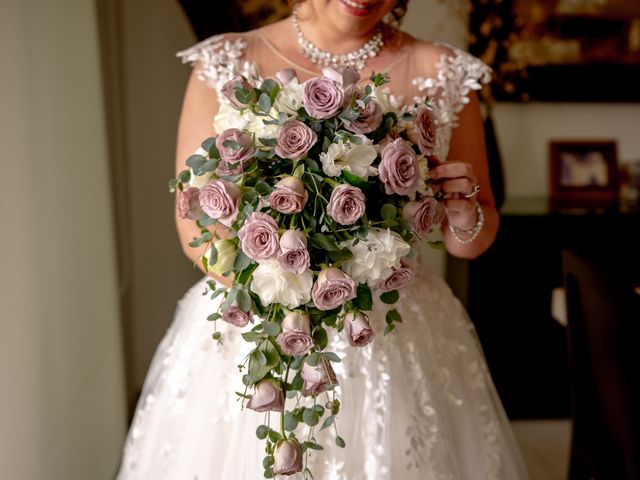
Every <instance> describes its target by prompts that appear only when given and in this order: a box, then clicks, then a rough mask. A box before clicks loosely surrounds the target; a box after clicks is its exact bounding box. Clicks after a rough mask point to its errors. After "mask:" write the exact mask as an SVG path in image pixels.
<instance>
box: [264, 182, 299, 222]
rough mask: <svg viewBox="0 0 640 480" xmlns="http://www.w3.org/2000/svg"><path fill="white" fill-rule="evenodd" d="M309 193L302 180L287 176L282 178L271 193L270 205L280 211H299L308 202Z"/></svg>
mask: <svg viewBox="0 0 640 480" xmlns="http://www.w3.org/2000/svg"><path fill="white" fill-rule="evenodd" d="M308 199H309V193H307V191H306V190H305V188H304V184H303V183H302V180H300V179H299V178H296V177H286V178H283V179H282V180H280V181H279V182H278V183H277V184H276V186H275V188H274V190H273V191H272V192H271V194H270V195H269V205H271V208H273V209H274V210H277V211H278V212H280V213H287V214H289V213H299V212H301V211H302V209H303V208H304V206H305V205H306V204H307V200H308Z"/></svg>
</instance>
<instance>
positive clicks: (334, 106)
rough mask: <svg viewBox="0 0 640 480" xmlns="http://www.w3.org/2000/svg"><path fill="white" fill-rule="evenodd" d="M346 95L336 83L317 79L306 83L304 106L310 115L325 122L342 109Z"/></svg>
mask: <svg viewBox="0 0 640 480" xmlns="http://www.w3.org/2000/svg"><path fill="white" fill-rule="evenodd" d="M343 101H344V94H343V93H342V90H341V89H340V87H338V86H337V85H336V84H335V82H333V81H332V80H330V79H328V78H326V77H315V78H312V79H310V80H307V81H306V82H304V95H303V97H302V104H303V105H304V108H305V110H306V111H307V113H308V114H309V115H311V116H312V117H313V118H315V119H317V120H324V119H326V118H331V117H333V116H334V115H336V114H337V113H338V112H339V111H340V110H341V109H342V103H343Z"/></svg>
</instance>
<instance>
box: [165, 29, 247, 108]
mask: <svg viewBox="0 0 640 480" xmlns="http://www.w3.org/2000/svg"><path fill="white" fill-rule="evenodd" d="M246 48H247V42H246V40H245V39H244V38H242V37H241V36H235V37H234V36H230V35H215V36H213V37H210V38H208V39H206V40H203V41H202V42H200V43H197V44H195V45H194V46H192V47H191V48H188V49H186V50H183V51H181V52H178V53H177V54H176V55H177V57H178V58H180V59H181V60H182V62H183V63H189V64H191V65H192V66H195V67H196V68H197V69H198V71H197V76H198V78H199V79H200V80H202V81H205V82H207V85H208V86H210V87H211V88H215V89H216V91H217V92H218V96H219V97H220V90H221V88H222V85H224V84H225V83H226V82H227V81H229V80H231V78H233V76H234V75H237V74H240V75H244V76H246V77H252V76H255V75H256V67H255V65H253V64H251V62H249V61H247V60H246V59H244V58H243V56H244V53H245V50H246Z"/></svg>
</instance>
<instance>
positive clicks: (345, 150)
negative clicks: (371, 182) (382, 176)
mask: <svg viewBox="0 0 640 480" xmlns="http://www.w3.org/2000/svg"><path fill="white" fill-rule="evenodd" d="M363 139H364V140H363V143H362V144H355V143H350V142H348V143H344V142H342V140H340V139H338V141H337V143H332V144H331V145H329V148H328V149H327V151H326V152H322V153H321V154H320V161H321V162H322V170H323V171H324V173H325V174H327V175H328V176H330V177H337V176H339V175H340V172H342V170H348V171H350V172H351V173H353V174H354V175H357V176H359V177H361V178H364V179H365V180H366V179H367V178H369V176H373V175H377V174H378V170H377V169H376V168H375V167H372V166H371V164H372V163H373V161H374V160H375V159H376V157H377V156H378V152H377V151H376V149H375V147H374V146H373V145H371V141H370V140H369V139H367V138H366V137H364V136H363Z"/></svg>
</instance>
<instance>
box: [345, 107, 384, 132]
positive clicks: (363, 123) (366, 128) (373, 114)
mask: <svg viewBox="0 0 640 480" xmlns="http://www.w3.org/2000/svg"><path fill="white" fill-rule="evenodd" d="M359 112H360V115H359V116H358V118H356V119H355V120H353V121H351V122H349V123H348V124H347V125H346V128H347V130H350V131H352V132H354V133H360V134H365V133H371V132H373V131H374V130H375V129H376V128H378V127H379V126H380V124H381V123H382V108H380V104H379V103H378V102H376V101H375V100H369V102H368V103H367V104H366V105H365V106H364V108H360V109H359Z"/></svg>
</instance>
